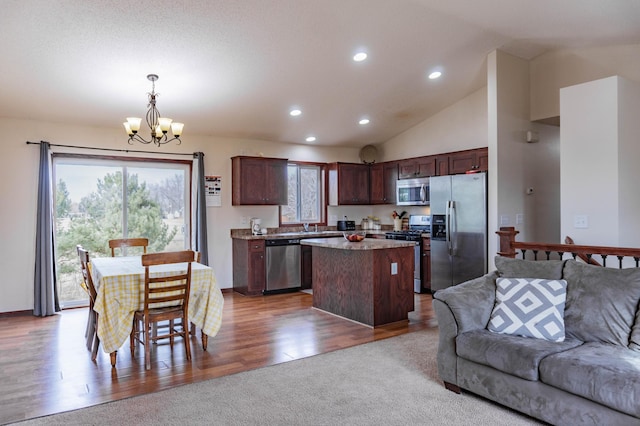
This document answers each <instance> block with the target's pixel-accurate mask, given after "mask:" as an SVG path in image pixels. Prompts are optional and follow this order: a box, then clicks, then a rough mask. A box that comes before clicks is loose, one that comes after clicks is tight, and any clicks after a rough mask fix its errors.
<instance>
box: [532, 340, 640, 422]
mask: <svg viewBox="0 0 640 426" xmlns="http://www.w3.org/2000/svg"><path fill="white" fill-rule="evenodd" d="M540 381H542V382H544V383H546V384H548V385H551V386H554V387H556V388H558V389H562V390H565V391H567V392H571V393H573V394H576V395H579V396H582V397H584V398H587V399H589V400H592V401H595V402H599V403H600V404H603V405H606V406H607V407H610V408H613V409H614V410H618V411H621V412H623V413H626V414H630V415H632V416H635V417H640V403H638V401H639V400H640V353H638V352H635V351H632V350H630V349H628V348H626V347H623V346H617V345H610V344H605V343H585V344H584V345H582V346H580V347H577V348H575V349H571V350H570V351H566V352H559V353H556V354H554V355H550V356H548V357H546V358H545V359H543V360H542V362H541V363H540Z"/></svg>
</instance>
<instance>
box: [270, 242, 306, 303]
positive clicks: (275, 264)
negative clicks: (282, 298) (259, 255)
mask: <svg viewBox="0 0 640 426" xmlns="http://www.w3.org/2000/svg"><path fill="white" fill-rule="evenodd" d="M265 251H266V275H267V280H266V287H265V291H264V294H269V293H282V292H286V291H291V290H292V289H299V288H300V287H301V285H302V269H301V268H302V267H301V249H300V239H299V238H292V239H276V240H265Z"/></svg>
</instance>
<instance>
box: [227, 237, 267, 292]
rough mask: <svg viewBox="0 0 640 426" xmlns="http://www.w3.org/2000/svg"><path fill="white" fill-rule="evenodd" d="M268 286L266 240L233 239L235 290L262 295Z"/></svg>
mask: <svg viewBox="0 0 640 426" xmlns="http://www.w3.org/2000/svg"><path fill="white" fill-rule="evenodd" d="M265 285H266V272H265V251H264V240H241V239H237V238H234V239H233V289H234V290H235V291H237V292H238V293H242V294H244V295H246V296H257V295H261V294H262V293H263V291H264V289H265Z"/></svg>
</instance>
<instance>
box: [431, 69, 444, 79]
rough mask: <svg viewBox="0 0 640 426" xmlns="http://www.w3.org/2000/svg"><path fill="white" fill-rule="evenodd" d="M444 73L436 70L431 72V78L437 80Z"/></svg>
mask: <svg viewBox="0 0 640 426" xmlns="http://www.w3.org/2000/svg"><path fill="white" fill-rule="evenodd" d="M441 75H442V73H441V72H440V71H434V72H432V73H431V74H429V78H430V79H431V80H435V79H436V78H438V77H440V76H441Z"/></svg>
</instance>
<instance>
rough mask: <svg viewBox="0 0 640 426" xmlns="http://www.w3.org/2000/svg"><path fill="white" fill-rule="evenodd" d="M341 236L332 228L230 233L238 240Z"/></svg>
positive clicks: (377, 233)
mask: <svg viewBox="0 0 640 426" xmlns="http://www.w3.org/2000/svg"><path fill="white" fill-rule="evenodd" d="M387 232H389V231H374V230H368V231H367V235H384V234H386V233H387ZM342 236H343V235H342V231H334V230H329V231H317V232H315V231H309V232H304V231H297V232H274V233H271V234H269V233H267V234H263V235H252V234H251V233H250V232H248V231H247V232H246V233H233V234H232V235H231V238H235V239H239V240H280V239H287V238H301V239H308V238H316V239H317V238H329V239H331V237H342ZM343 240H344V238H343ZM365 241H366V240H365ZM345 242H348V241H345Z"/></svg>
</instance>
